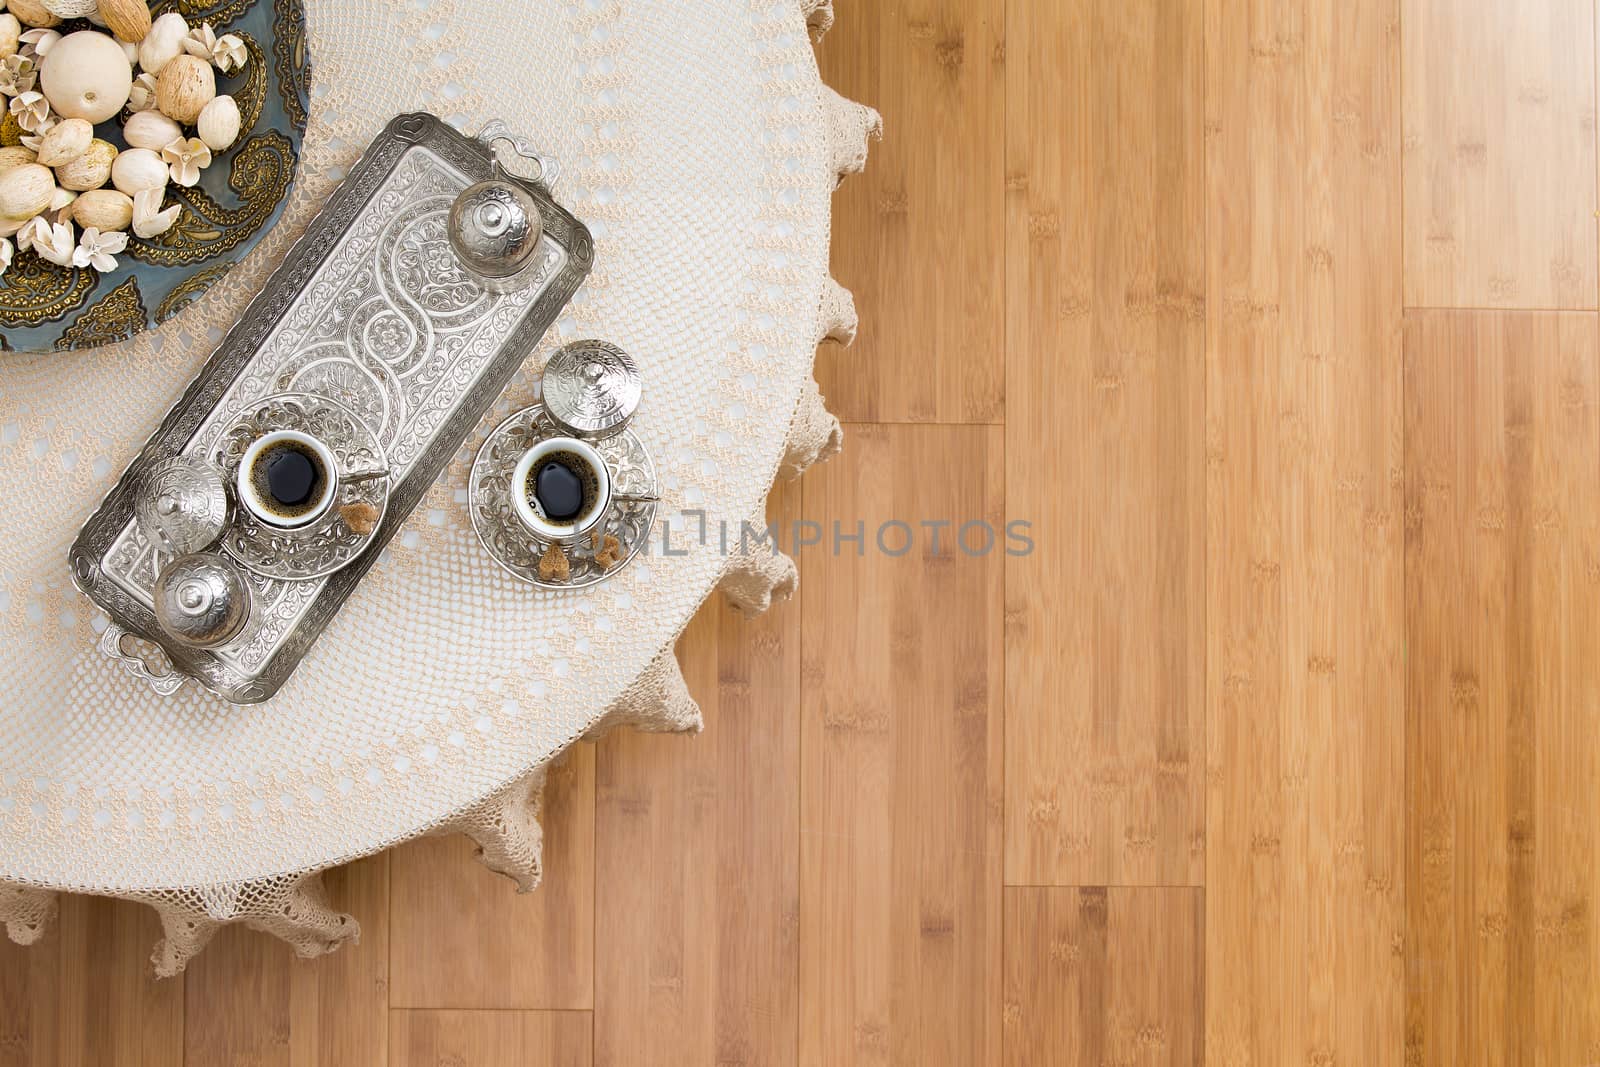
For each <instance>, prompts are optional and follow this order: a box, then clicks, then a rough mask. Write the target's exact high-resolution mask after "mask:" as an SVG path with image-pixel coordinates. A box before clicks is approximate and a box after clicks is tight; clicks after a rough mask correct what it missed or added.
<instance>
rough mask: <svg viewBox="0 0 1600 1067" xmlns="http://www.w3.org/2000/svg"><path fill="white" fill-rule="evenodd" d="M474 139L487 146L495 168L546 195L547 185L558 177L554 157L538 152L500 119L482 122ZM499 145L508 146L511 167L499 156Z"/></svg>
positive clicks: (557, 165) (559, 166) (502, 156)
mask: <svg viewBox="0 0 1600 1067" xmlns="http://www.w3.org/2000/svg"><path fill="white" fill-rule="evenodd" d="M478 140H479V141H481V142H482V143H483V144H484V145H486V146H487V147H488V149H489V152H490V154H491V155H493V156H494V160H495V165H496V166H499V167H501V168H503V169H504V170H505V171H506V173H507V174H510V175H511V176H512V177H514V178H521V179H522V180H523V181H525V182H532V183H533V184H535V185H538V186H542V187H543V188H544V189H545V191H546V192H548V191H549V190H550V188H551V186H553V185H555V183H556V179H558V178H560V177H561V164H560V163H559V162H557V161H556V159H555V157H553V156H547V155H545V154H544V153H542V152H540V151H539V149H538V147H537V146H535V145H534V143H533V142H532V141H530V140H528V139H527V138H526V137H523V136H521V135H520V134H516V133H512V132H511V129H510V128H509V127H508V126H507V125H506V124H505V122H504V121H503V120H501V119H490V120H489V121H488V122H486V123H484V125H483V129H481V130H479V131H478ZM501 145H507V146H509V147H510V149H511V152H512V154H513V155H514V157H515V165H512V163H511V162H509V161H508V160H507V159H506V158H505V156H504V155H502V154H501V152H500V146H501Z"/></svg>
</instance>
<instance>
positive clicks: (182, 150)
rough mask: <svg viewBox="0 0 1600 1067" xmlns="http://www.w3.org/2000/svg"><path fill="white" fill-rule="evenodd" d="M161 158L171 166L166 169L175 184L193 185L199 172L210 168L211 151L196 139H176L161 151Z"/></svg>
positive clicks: (197, 178) (198, 178) (198, 177)
mask: <svg viewBox="0 0 1600 1067" xmlns="http://www.w3.org/2000/svg"><path fill="white" fill-rule="evenodd" d="M161 158H162V159H163V160H165V161H166V162H167V163H169V164H171V166H170V167H169V168H168V169H169V170H170V171H171V172H172V180H173V181H174V182H175V183H177V184H178V185H194V184H195V183H196V182H198V181H199V180H200V172H201V171H202V170H204V169H205V168H207V167H209V166H211V149H210V148H209V147H207V145H206V143H205V142H204V141H202V140H201V139H200V138H198V137H190V138H189V139H188V140H185V139H184V138H182V137H178V138H175V139H174V140H173V141H172V143H171V144H169V145H167V146H166V147H165V148H163V149H162V150H161Z"/></svg>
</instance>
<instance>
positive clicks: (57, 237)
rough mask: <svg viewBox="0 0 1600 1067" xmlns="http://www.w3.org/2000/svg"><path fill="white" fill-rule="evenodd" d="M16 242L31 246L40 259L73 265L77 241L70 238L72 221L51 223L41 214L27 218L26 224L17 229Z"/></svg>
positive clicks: (60, 265)
mask: <svg viewBox="0 0 1600 1067" xmlns="http://www.w3.org/2000/svg"><path fill="white" fill-rule="evenodd" d="M17 244H18V246H19V247H23V248H32V249H33V251H34V253H35V254H36V255H37V256H38V257H39V258H40V259H44V260H48V261H49V262H51V263H54V264H55V265H56V266H58V267H70V266H73V262H72V261H73V253H74V252H75V251H76V250H77V242H76V241H74V240H73V238H72V223H70V222H57V223H54V224H52V223H51V222H50V220H49V219H46V218H45V217H43V216H42V215H41V216H39V217H37V218H33V219H30V220H28V224H27V225H26V226H24V227H23V228H22V229H20V230H18V231H17Z"/></svg>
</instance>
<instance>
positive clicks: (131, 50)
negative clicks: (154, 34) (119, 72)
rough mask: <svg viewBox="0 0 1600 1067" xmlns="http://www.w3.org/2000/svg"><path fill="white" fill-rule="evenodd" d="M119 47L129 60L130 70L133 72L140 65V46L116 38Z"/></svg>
mask: <svg viewBox="0 0 1600 1067" xmlns="http://www.w3.org/2000/svg"><path fill="white" fill-rule="evenodd" d="M115 40H116V42H117V47H118V48H120V49H122V54H123V56H124V57H125V58H126V59H127V60H128V69H129V70H132V69H133V68H134V67H137V66H138V65H139V46H138V45H136V44H134V43H133V42H132V41H124V40H123V39H122V38H121V37H117V38H115Z"/></svg>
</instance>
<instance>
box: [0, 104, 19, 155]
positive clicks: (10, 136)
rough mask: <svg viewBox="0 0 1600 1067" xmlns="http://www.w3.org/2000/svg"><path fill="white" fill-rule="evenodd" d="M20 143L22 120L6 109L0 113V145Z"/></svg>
mask: <svg viewBox="0 0 1600 1067" xmlns="http://www.w3.org/2000/svg"><path fill="white" fill-rule="evenodd" d="M21 143H22V122H21V121H20V120H19V119H18V118H17V116H15V115H13V114H12V113H11V112H9V111H7V112H4V113H3V114H0V145H4V146H7V147H9V146H11V145H19V144H21Z"/></svg>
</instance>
